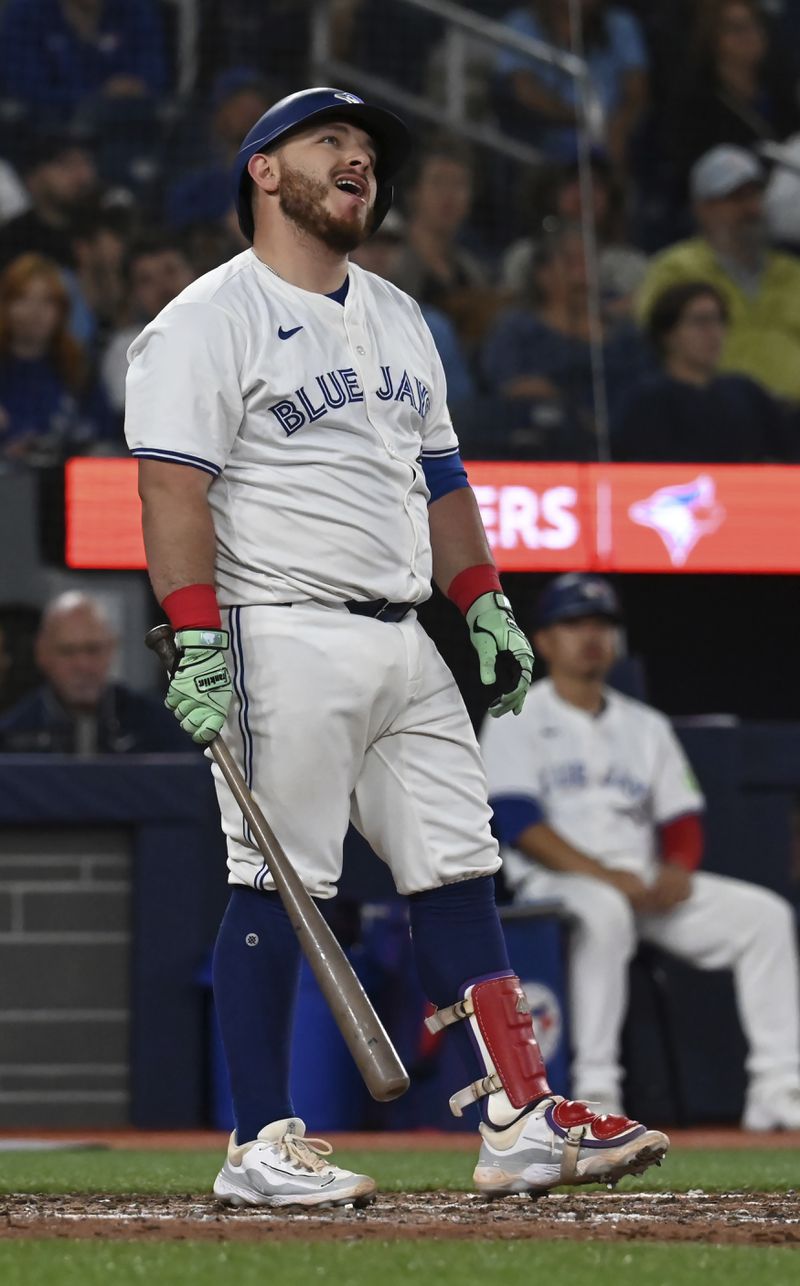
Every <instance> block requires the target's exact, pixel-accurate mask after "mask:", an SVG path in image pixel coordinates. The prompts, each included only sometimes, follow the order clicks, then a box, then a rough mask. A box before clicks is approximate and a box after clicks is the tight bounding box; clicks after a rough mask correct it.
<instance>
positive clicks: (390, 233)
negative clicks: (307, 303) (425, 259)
mask: <svg viewBox="0 0 800 1286" xmlns="http://www.w3.org/2000/svg"><path fill="white" fill-rule="evenodd" d="M403 234H404V224H403V219H402V216H401V215H400V214H398V212H397V210H390V211H389V213H388V214H387V216H386V218H385V219H384V221H383V223H382V224H381V226H380V228H379V229H378V231H377V232H376V233H374V234H373V235H372V236H371V237H370V238H369V239H368V240H367V241H364V242H363V243H362V244H361V245H360V246H359V247H358V249H357V250H355V251H353V253H352V254H351V255H350V258H351V260H352V262H353V263H355V264H358V265H359V267H361V268H365V269H366V270H367V272H374V273H375V274H376V275H377V276H378V277H385V278H386V280H387V281H393V280H394V275H393V274H394V266H395V261H396V259H397V256H398V255H399V254H400V252H401V250H402V247H403ZM421 312H422V315H423V317H424V318H425V321H426V322H427V324H428V328H429V330H430V332H431V334H432V335H433V342H434V343H435V345H436V348H437V350H438V353H439V356H440V358H441V359H442V366H443V367H444V373H445V378H446V380H447V400H448V402H449V403H450V404H451V405H452V404H454V403H456V402H463V401H466V400H467V399H468V398H471V397H472V396H473V394H474V392H475V382H474V380H473V378H472V373H471V371H470V369H469V364H468V362H467V359H466V356H465V353H464V350H463V348H462V346H461V342H460V340H459V338H458V335H457V334H456V332H455V329H454V327H453V324H452V322H451V321H450V319H449V317H446V316H445V314H444V313H443V312H441V311H440V310H439V309H438V308H433V307H431V306H430V305H423V306H421Z"/></svg>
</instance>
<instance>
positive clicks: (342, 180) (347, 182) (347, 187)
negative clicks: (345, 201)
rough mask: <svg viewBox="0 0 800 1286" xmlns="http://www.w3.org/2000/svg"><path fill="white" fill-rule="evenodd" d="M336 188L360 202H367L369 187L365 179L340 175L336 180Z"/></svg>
mask: <svg viewBox="0 0 800 1286" xmlns="http://www.w3.org/2000/svg"><path fill="white" fill-rule="evenodd" d="M336 187H337V188H338V189H339V191H340V192H345V193H346V194H347V195H348V196H354V197H358V199H359V200H360V201H366V198H367V185H366V183H365V182H364V180H363V179H360V178H355V177H352V176H350V175H340V177H339V178H338V179H336Z"/></svg>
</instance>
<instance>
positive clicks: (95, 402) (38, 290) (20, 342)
mask: <svg viewBox="0 0 800 1286" xmlns="http://www.w3.org/2000/svg"><path fill="white" fill-rule="evenodd" d="M68 316H69V295H68V293H67V289H66V286H65V285H64V281H63V278H62V276H61V273H60V272H59V270H58V267H57V266H56V264H54V263H53V262H52V261H50V260H48V259H45V258H43V257H42V256H41V255H32V254H31V255H21V256H20V257H19V259H15V260H14V261H13V262H12V263H10V264H9V265H8V267H7V268H6V269H5V271H4V272H3V274H2V275H1V276H0V460H2V461H4V462H5V463H6V464H11V463H13V462H17V463H27V464H34V465H48V464H54V463H57V462H58V461H59V460H60V459H62V458H63V456H64V455H65V454H67V453H68V452H69V451H76V450H85V449H86V448H87V447H89V446H91V445H92V444H93V443H96V442H97V441H98V440H99V439H102V438H103V437H104V436H105V435H106V434H107V433H108V431H109V427H110V425H109V412H108V406H107V404H106V401H105V398H104V397H103V395H102V393H101V391H100V389H99V388H98V386H97V385H96V384H95V383H94V382H93V381H92V380H91V378H90V371H89V365H88V362H87V359H86V354H85V352H84V350H83V349H82V347H81V345H80V344H79V343H78V342H77V340H76V339H75V338H74V337H73V336H72V335H71V334H70V332H69V329H68V325H67V319H68Z"/></svg>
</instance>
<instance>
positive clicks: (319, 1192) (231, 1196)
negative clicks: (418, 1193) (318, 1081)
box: [214, 1116, 376, 1207]
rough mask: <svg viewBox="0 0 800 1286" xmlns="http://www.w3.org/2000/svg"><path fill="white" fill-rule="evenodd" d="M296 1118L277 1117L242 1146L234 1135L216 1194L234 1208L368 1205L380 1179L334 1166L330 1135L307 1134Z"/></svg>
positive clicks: (216, 1183)
mask: <svg viewBox="0 0 800 1286" xmlns="http://www.w3.org/2000/svg"><path fill="white" fill-rule="evenodd" d="M305 1132H306V1127H305V1125H304V1123H303V1122H302V1121H301V1120H300V1119H299V1118H298V1117H296V1116H291V1117H289V1118H288V1119H287V1120H285V1121H273V1122H272V1124H271V1125H265V1126H264V1128H263V1130H259V1134H258V1138H257V1139H255V1140H254V1141H252V1142H250V1143H242V1144H239V1145H237V1143H236V1135H235V1134H232V1135H231V1138H230V1143H229V1144H228V1155H227V1157H226V1158H225V1164H224V1165H223V1167H222V1169H221V1170H220V1172H219V1174H218V1175H217V1177H216V1180H215V1182H214V1193H215V1195H216V1196H217V1197H219V1198H220V1200H221V1201H224V1202H226V1204H227V1205H230V1206H302V1207H308V1206H317V1207H319V1206H323V1207H324V1206H366V1205H369V1203H370V1202H371V1201H373V1200H374V1199H375V1190H376V1185H375V1180H374V1179H370V1178H369V1177H368V1175H366V1174H353V1173H352V1171H351V1170H341V1169H340V1168H339V1166H336V1165H331V1164H330V1163H329V1162H328V1161H327V1160H326V1159H325V1158H326V1157H328V1156H330V1154H331V1152H332V1150H333V1149H332V1148H331V1145H330V1143H326V1142H325V1140H324V1139H307V1138H305Z"/></svg>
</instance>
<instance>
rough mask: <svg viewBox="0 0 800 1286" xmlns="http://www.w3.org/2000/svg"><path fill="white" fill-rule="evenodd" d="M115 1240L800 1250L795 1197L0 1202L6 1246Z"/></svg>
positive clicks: (450, 1195) (446, 1195)
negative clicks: (317, 1207) (319, 1205)
mask: <svg viewBox="0 0 800 1286" xmlns="http://www.w3.org/2000/svg"><path fill="white" fill-rule="evenodd" d="M42 1237H46V1238H68V1239H69V1238H81V1239H90V1240H91V1239H98V1240H104V1241H106V1240H117V1241H121V1240H124V1241H141V1242H153V1241H156V1242H158V1241H190V1240H191V1241H211V1242H227V1241H261V1240H271V1241H274V1240H282V1241H296V1240H301V1241H364V1240H370V1241H373V1240H379V1241H394V1240H417V1239H422V1238H431V1237H435V1238H442V1239H449V1238H454V1239H458V1240H468V1241H478V1240H480V1241H485V1240H487V1239H495V1238H497V1239H501V1240H534V1241H535V1240H570V1241H575V1240H581V1241H584V1240H585V1241H626V1242H627V1241H659V1242H665V1241H668V1242H675V1241H685V1242H700V1241H703V1242H708V1243H714V1244H717V1245H719V1244H731V1243H735V1244H740V1245H741V1244H749V1245H761V1246H764V1245H782V1246H796V1247H798V1248H800V1199H798V1195H797V1193H794V1192H791V1193H781V1194H777V1195H776V1194H770V1193H752V1192H749V1193H726V1194H724V1195H714V1194H708V1193H704V1192H699V1191H697V1192H689V1193H682V1194H677V1195H676V1194H670V1193H658V1194H654V1193H648V1194H644V1193H625V1192H599V1193H598V1192H582V1193H581V1192H577V1193H569V1194H566V1195H563V1194H561V1193H556V1194H553V1195H550V1196H547V1197H543V1198H541V1199H539V1200H538V1201H531V1200H530V1199H529V1198H528V1197H507V1198H505V1199H504V1200H502V1201H494V1202H488V1201H486V1200H485V1199H484V1198H482V1197H479V1196H477V1195H475V1194H474V1193H455V1192H426V1193H419V1194H416V1193H415V1194H398V1195H387V1194H382V1195H381V1196H380V1197H379V1198H378V1200H377V1201H376V1202H375V1204H374V1205H373V1206H370V1207H368V1208H367V1209H366V1210H348V1209H345V1210H331V1211H320V1212H318V1213H317V1214H314V1215H307V1214H286V1213H277V1212H274V1211H265V1210H227V1209H224V1208H220V1206H219V1205H217V1204H216V1202H215V1201H214V1200H213V1198H204V1197H203V1198H197V1197H169V1198H165V1197H136V1198H132V1197H119V1196H117V1197H110V1196H69V1197H64V1196H57V1197H53V1196H30V1195H17V1196H10V1197H2V1198H0V1239H20V1238H29V1239H30V1238H42Z"/></svg>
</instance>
